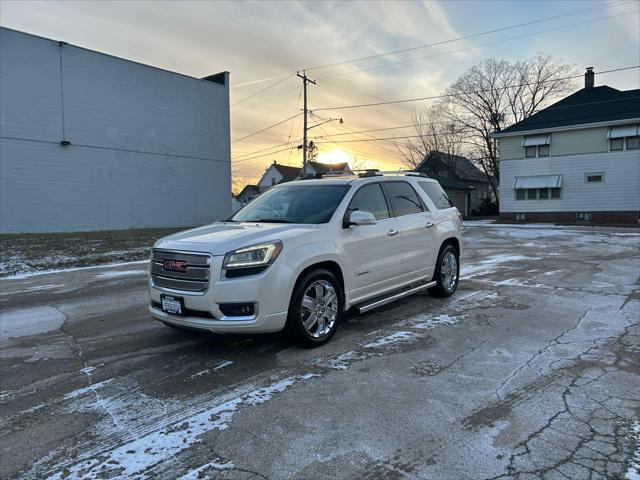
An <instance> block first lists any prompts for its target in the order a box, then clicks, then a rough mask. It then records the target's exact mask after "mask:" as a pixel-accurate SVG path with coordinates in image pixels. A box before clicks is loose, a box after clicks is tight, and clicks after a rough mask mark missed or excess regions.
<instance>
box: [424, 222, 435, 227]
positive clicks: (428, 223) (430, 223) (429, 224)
mask: <svg viewBox="0 0 640 480" xmlns="http://www.w3.org/2000/svg"><path fill="white" fill-rule="evenodd" d="M434 225H435V223H433V222H427V224H426V225H425V227H427V228H431V227H433V226H434Z"/></svg>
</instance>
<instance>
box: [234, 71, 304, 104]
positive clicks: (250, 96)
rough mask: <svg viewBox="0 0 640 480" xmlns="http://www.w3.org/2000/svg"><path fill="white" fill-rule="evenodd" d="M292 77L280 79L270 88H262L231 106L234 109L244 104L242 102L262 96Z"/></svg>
mask: <svg viewBox="0 0 640 480" xmlns="http://www.w3.org/2000/svg"><path fill="white" fill-rule="evenodd" d="M291 77H293V75H287V76H286V77H283V78H281V79H280V80H278V81H277V82H275V83H272V84H271V85H269V86H267V87H265V88H262V89H260V90H258V91H256V92H254V93H252V94H251V95H247V96H246V97H244V98H242V99H240V100H238V101H237V102H233V103H232V104H231V106H232V107H233V106H235V105H238V104H239V103H242V102H244V101H246V100H249V99H250V98H253V97H255V96H256V95H260V94H261V93H262V92H266V91H267V90H269V89H271V88H273V87H275V86H276V85H280V84H281V83H282V82H284V81H285V80H288V79H290V78H291Z"/></svg>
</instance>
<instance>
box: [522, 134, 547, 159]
mask: <svg viewBox="0 0 640 480" xmlns="http://www.w3.org/2000/svg"><path fill="white" fill-rule="evenodd" d="M550 143H551V135H550V134H543V135H528V136H526V137H524V138H523V139H522V146H523V147H524V156H525V158H534V157H548V156H549V144H550Z"/></svg>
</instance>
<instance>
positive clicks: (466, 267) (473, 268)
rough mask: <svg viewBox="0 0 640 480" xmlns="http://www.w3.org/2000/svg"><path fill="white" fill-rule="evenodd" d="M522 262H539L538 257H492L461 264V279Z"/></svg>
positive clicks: (485, 273)
mask: <svg viewBox="0 0 640 480" xmlns="http://www.w3.org/2000/svg"><path fill="white" fill-rule="evenodd" d="M524 260H541V258H540V257H530V256H527V255H492V256H490V257H487V258H485V259H484V260H482V261H480V262H470V263H469V264H463V265H462V268H461V269H460V277H461V278H473V277H477V276H480V275H488V274H490V273H494V272H496V271H497V270H498V269H499V268H500V266H501V265H505V264H508V263H511V262H522V261H524Z"/></svg>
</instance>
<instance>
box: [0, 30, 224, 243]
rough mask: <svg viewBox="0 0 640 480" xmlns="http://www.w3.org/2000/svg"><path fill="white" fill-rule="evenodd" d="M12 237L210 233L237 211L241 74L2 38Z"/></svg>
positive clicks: (2, 141) (3, 175) (6, 215)
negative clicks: (237, 78)
mask: <svg viewBox="0 0 640 480" xmlns="http://www.w3.org/2000/svg"><path fill="white" fill-rule="evenodd" d="M0 112H1V117H0V233H14V232H60V231H81V230H108V229H125V228H145V227H170V226H171V227H173V226H176V227H177V226H191V225H201V224H205V223H208V222H211V221H214V220H218V219H221V218H224V217H226V216H228V215H229V213H230V211H231V195H230V191H231V161H230V142H229V74H228V72H223V73H219V74H215V75H211V76H209V77H206V78H204V79H199V78H193V77H189V76H186V75H182V74H179V73H174V72H169V71H166V70H162V69H159V68H154V67H150V66H148V65H142V64H140V63H137V62H133V61H129V60H125V59H122V58H117V57H114V56H112V55H107V54H103V53H98V52H94V51H91V50H87V49H85V48H81V47H77V46H73V45H69V44H67V43H65V42H58V41H54V40H49V39H46V38H42V37H37V36H34V35H30V34H27V33H23V32H19V31H15V30H10V29H7V28H1V29H0Z"/></svg>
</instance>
